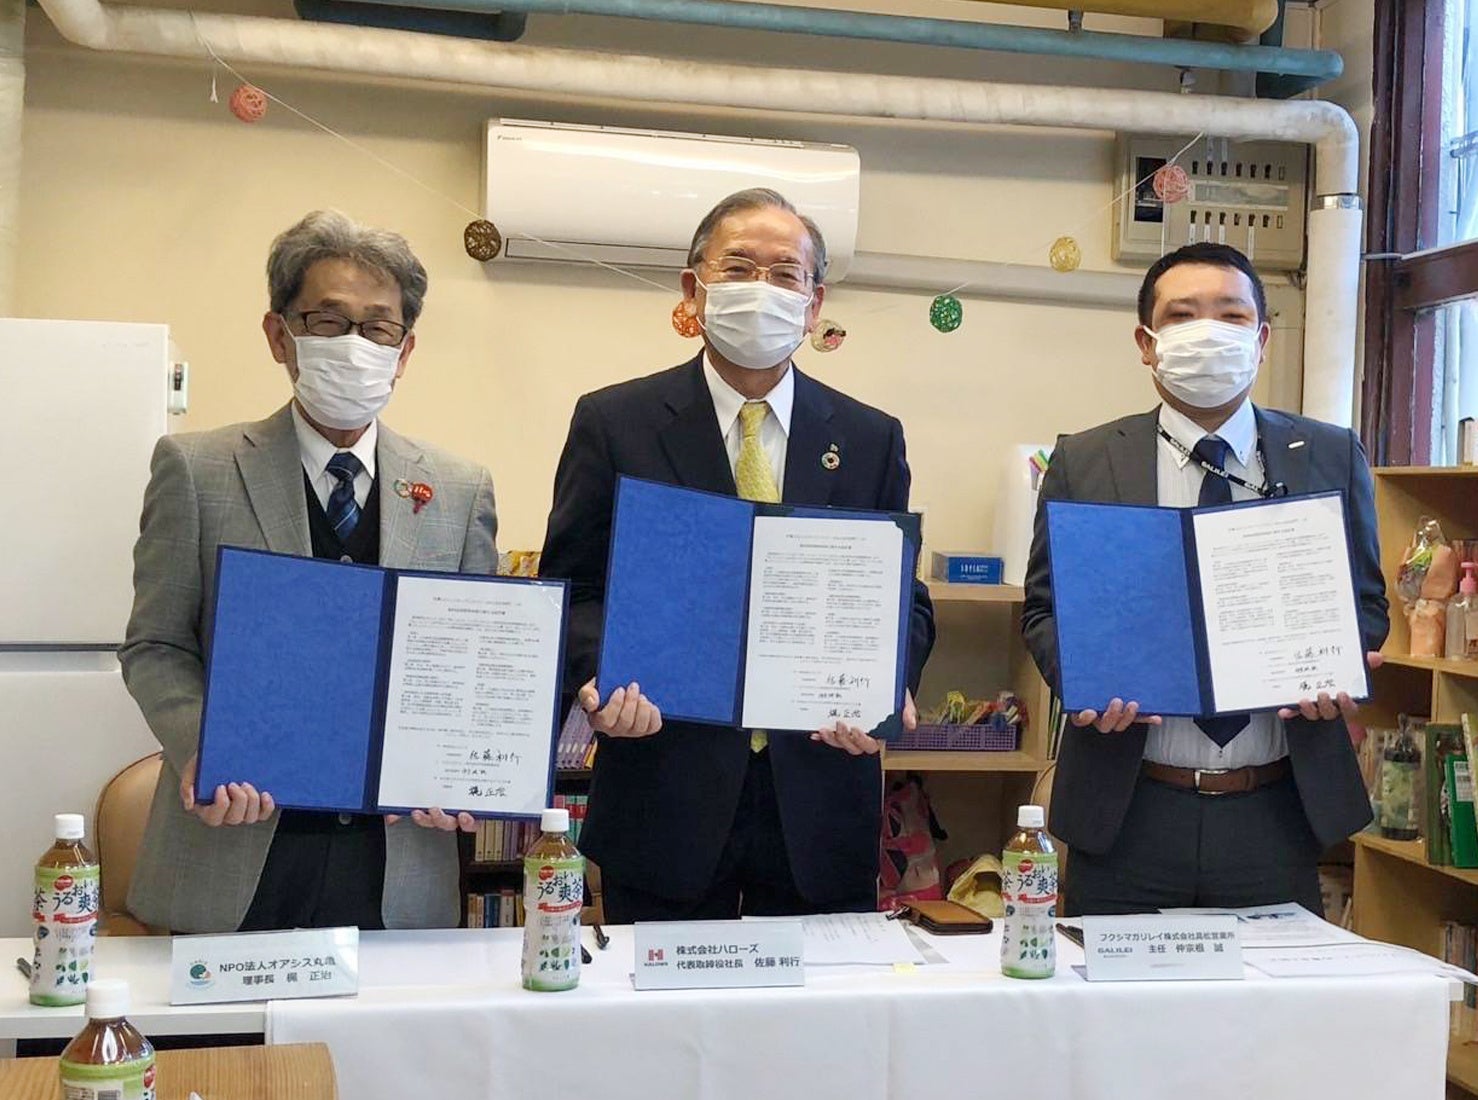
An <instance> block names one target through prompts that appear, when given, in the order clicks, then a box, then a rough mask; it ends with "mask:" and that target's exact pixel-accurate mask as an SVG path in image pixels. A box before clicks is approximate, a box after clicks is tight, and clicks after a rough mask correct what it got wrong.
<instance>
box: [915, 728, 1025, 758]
mask: <svg viewBox="0 0 1478 1100" xmlns="http://www.w3.org/2000/svg"><path fill="white" fill-rule="evenodd" d="M1020 744H1021V727H1020V726H1012V725H1008V724H1007V723H1005V722H1001V723H999V724H991V723H983V724H980V725H974V726H925V725H920V726H919V727H918V728H917V729H915V730H913V731H911V732H910V731H907V730H905V731H904V733H903V736H901V737H899V738H897V739H896V740H893V741H890V742H889V743H888V747H889V748H890V749H893V750H895V751H901V750H904V749H907V750H908V751H910V752H1015V751H1016V749H1017V748H1018V747H1019V746H1020Z"/></svg>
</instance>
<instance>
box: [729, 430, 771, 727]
mask: <svg viewBox="0 0 1478 1100" xmlns="http://www.w3.org/2000/svg"><path fill="white" fill-rule="evenodd" d="M769 412H770V404H769V402H768V401H747V402H745V403H744V404H743V405H741V406H740V407H739V427H740V429H742V431H743V433H744V436H743V439H742V441H741V442H740V444H739V461H737V462H735V463H734V484H735V486H736V487H737V488H738V490H739V495H740V496H741V497H743V498H744V499H745V500H757V501H759V502H760V503H762V504H779V503H780V486H778V485H776V484H775V471H774V469H773V468H772V467H771V466H770V456H769V455H767V454H765V448H764V447H763V446H761V445H760V425H761V424H763V423H764V422H765V417H766V416H767V415H769ZM769 743H770V736H769V734H767V733H765V731H764V730H752V731H751V732H750V734H749V751H750V752H759V751H760V750H761V749H763V748H764V747H765V746H766V745H768V744H769Z"/></svg>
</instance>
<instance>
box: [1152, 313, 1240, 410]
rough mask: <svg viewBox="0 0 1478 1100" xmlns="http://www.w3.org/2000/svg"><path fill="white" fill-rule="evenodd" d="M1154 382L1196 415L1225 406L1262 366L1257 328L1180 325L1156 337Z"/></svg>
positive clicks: (1208, 323) (1197, 323)
mask: <svg viewBox="0 0 1478 1100" xmlns="http://www.w3.org/2000/svg"><path fill="white" fill-rule="evenodd" d="M1144 331H1145V332H1147V333H1149V335H1150V338H1151V339H1153V340H1154V341H1155V358H1156V360H1158V362H1157V363H1156V366H1155V377H1156V378H1157V379H1159V381H1160V385H1162V386H1164V387H1165V389H1166V390H1168V391H1169V392H1170V393H1171V394H1172V395H1174V396H1175V397H1177V398H1179V399H1180V400H1182V401H1184V402H1185V403H1186V404H1187V405H1193V406H1195V407H1196V408H1198V409H1214V408H1216V407H1217V406H1218V405H1225V404H1226V403H1227V402H1228V401H1230V400H1232V399H1233V398H1234V397H1236V396H1237V395H1238V394H1239V393H1241V392H1242V391H1243V390H1245V389H1246V388H1247V387H1248V386H1250V385H1252V380H1253V379H1254V378H1256V377H1257V367H1258V363H1259V362H1260V361H1261V360H1262V343H1261V340H1260V337H1261V335H1262V326H1261V325H1258V326H1256V327H1255V328H1249V327H1248V326H1246V325H1233V324H1230V323H1228V322H1226V321H1214V320H1210V319H1206V320H1197V321H1182V322H1181V323H1180V324H1178V325H1169V326H1167V327H1165V328H1163V329H1161V330H1160V331H1159V332H1156V331H1154V330H1153V329H1152V328H1150V327H1149V326H1148V325H1146V326H1145V330H1144Z"/></svg>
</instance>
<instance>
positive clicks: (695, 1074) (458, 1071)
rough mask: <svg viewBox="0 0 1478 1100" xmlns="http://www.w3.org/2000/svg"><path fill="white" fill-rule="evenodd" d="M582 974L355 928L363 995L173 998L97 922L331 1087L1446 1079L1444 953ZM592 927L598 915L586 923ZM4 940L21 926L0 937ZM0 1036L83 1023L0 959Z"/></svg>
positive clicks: (914, 1091)
mask: <svg viewBox="0 0 1478 1100" xmlns="http://www.w3.org/2000/svg"><path fill="white" fill-rule="evenodd" d="M610 932H611V941H612V942H611V946H610V948H609V949H608V950H607V951H603V952H595V953H594V955H595V962H594V963H593V964H592V965H591V966H589V967H586V969H585V973H584V976H583V977H582V980H581V984H580V987H579V988H578V989H576V990H573V991H570V992H567V993H528V992H525V991H524V990H523V989H521V988H520V986H519V981H518V944H519V936H518V932H517V931H516V930H490V931H462V932H382V933H366V934H365V935H364V936H363V938H362V941H361V943H362V946H361V967H362V982H361V992H360V995H359V996H358V997H355V998H343V999H337V1000H321V1001H297V1002H288V1001H279V1002H274V1003H272V1004H270V1005H266V1006H264V1005H245V1006H231V1007H227V1006H220V1007H209V1008H199V1007H195V1008H179V1009H175V1008H171V1007H169V1006H168V1005H167V1004H165V1003H164V1001H165V998H166V997H167V992H166V985H165V968H166V967H165V964H166V960H167V957H168V943H167V941H165V940H153V941H150V940H140V939H118V940H108V939H104V940H102V941H99V950H98V965H97V973H98V975H99V976H107V977H124V978H127V979H129V980H130V983H131V985H132V987H133V994H134V1006H135V1008H134V1011H133V1012H132V1013H131V1018H132V1019H133V1020H134V1021H135V1023H137V1024H138V1025H139V1026H140V1027H141V1028H142V1029H143V1030H144V1031H145V1032H146V1033H151V1032H152V1033H154V1034H180V1033H190V1032H196V1033H200V1032H237V1031H253V1030H261V1029H263V1028H264V1027H265V1029H266V1034H267V1038H268V1041H270V1042H283V1043H285V1042H304V1041H324V1042H327V1043H328V1044H329V1046H330V1048H331V1049H332V1050H333V1054H334V1063H335V1067H336V1069H337V1072H338V1076H339V1084H340V1094H341V1095H343V1096H345V1097H353V1098H354V1100H378V1098H380V1097H384V1098H387V1100H388V1098H391V1097H396V1098H399V1097H405V1096H427V1097H436V1098H439V1097H457V1098H458V1100H463V1098H467V1100H473V1098H482V1097H488V1098H502V1097H548V1098H551V1100H558V1098H564V1097H575V1096H582V1095H590V1096H593V1095H599V1096H600V1097H601V1098H602V1100H627V1098H631V1100H638V1098H639V1100H666V1098H683V1100H687V1098H692V1100H731V1098H732V1100H740V1098H743V1100H755V1098H756V1097H758V1098H759V1100H781V1098H785V1097H791V1096H805V1097H807V1098H808V1100H827V1098H830V1097H837V1098H846V1100H899V1098H906V1097H928V1098H930V1100H937V1098H938V1097H940V1096H943V1095H946V1093H945V1091H944V1090H949V1093H948V1094H951V1095H978V1094H986V1093H988V1094H991V1095H1011V1094H1012V1093H1013V1091H1014V1092H1015V1093H1016V1094H1017V1095H1023V1096H1037V1097H1044V1098H1051V1100H1099V1098H1104V1100H1119V1098H1125V1100H1129V1098H1133V1100H1192V1098H1194V1100H1220V1098H1225V1100H1248V1098H1250V1097H1273V1098H1278V1100H1282V1098H1284V1097H1290V1098H1291V1097H1323V1096H1337V1097H1339V1098H1340V1100H1377V1098H1379V1100H1390V1098H1391V1097H1399V1098H1400V1100H1429V1098H1430V1100H1439V1098H1440V1097H1441V1096H1442V1095H1443V1091H1444V1077H1445V1060H1446V1050H1447V1015H1448V986H1447V983H1446V982H1444V981H1442V980H1440V979H1438V978H1435V977H1432V976H1429V975H1392V976H1384V977H1376V978H1349V979H1340V980H1332V979H1285V980H1280V981H1273V980H1271V979H1267V978H1262V977H1259V976H1257V975H1255V974H1253V973H1249V976H1248V978H1247V980H1245V981H1241V982H1164V983H1133V984H1117V985H1106V984H1102V983H1099V984H1095V985H1089V984H1088V983H1087V982H1085V981H1083V980H1082V978H1081V977H1080V976H1079V974H1078V973H1077V972H1076V971H1075V970H1074V969H1073V967H1074V965H1075V964H1078V963H1080V962H1081V954H1080V953H1079V952H1078V951H1077V949H1076V948H1074V947H1073V946H1072V945H1070V944H1068V943H1066V942H1065V941H1059V949H1060V952H1061V954H1060V958H1059V969H1058V974H1057V976H1056V977H1054V978H1052V979H1049V980H1047V981H1036V982H1029V981H1013V980H1011V979H1008V978H1004V977H1002V976H1001V974H1000V972H999V968H998V966H997V964H996V958H997V954H998V952H999V940H998V938H997V937H996V936H994V935H991V936H970V937H941V938H933V937H931V943H932V944H933V945H934V946H935V948H936V949H937V950H938V951H939V952H940V953H941V954H943V955H944V956H945V957H946V958H947V959H948V960H949V963H948V964H944V965H929V966H920V967H917V968H915V969H914V970H913V971H912V972H910V973H898V972H895V971H894V970H893V969H891V968H876V967H874V968H853V967H848V968H814V967H813V968H811V970H810V972H809V973H808V976H807V985H806V986H805V987H804V988H800V989H773V990H765V989H755V990H728V991H707V990H691V991H682V992H677V991H674V992H646V993H637V992H635V991H634V990H633V989H632V988H631V983H630V979H629V973H630V970H631V963H632V941H631V934H630V930H629V929H623V928H613V929H611V930H610ZM586 938H587V940H589V938H590V937H589V935H588V933H587V937H586ZM0 945H3V946H0V950H5V951H9V952H10V954H11V957H14V956H15V955H16V954H21V953H24V952H23V948H24V941H20V940H4V941H0ZM0 990H3V995H0V1037H7V1038H12V1039H13V1038H15V1037H18V1036H42V1035H71V1034H72V1033H73V1032H74V1031H76V1030H77V1026H78V1023H79V1019H80V1010H78V1009H36V1008H32V1007H30V1006H29V1005H27V1004H26V1003H25V992H24V984H23V982H22V979H21V978H20V976H19V975H18V974H14V973H12V976H11V979H10V980H9V981H8V982H7V981H5V980H0Z"/></svg>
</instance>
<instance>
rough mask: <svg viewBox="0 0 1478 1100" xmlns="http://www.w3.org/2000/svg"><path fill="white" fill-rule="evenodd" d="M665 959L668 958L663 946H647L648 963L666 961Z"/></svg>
mask: <svg viewBox="0 0 1478 1100" xmlns="http://www.w3.org/2000/svg"><path fill="white" fill-rule="evenodd" d="M665 961H666V960H665V959H664V958H663V953H662V948H660V947H649V948H647V962H648V963H660V962H665Z"/></svg>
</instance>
